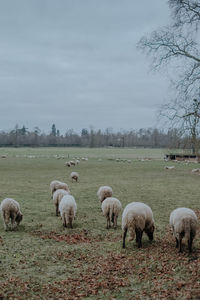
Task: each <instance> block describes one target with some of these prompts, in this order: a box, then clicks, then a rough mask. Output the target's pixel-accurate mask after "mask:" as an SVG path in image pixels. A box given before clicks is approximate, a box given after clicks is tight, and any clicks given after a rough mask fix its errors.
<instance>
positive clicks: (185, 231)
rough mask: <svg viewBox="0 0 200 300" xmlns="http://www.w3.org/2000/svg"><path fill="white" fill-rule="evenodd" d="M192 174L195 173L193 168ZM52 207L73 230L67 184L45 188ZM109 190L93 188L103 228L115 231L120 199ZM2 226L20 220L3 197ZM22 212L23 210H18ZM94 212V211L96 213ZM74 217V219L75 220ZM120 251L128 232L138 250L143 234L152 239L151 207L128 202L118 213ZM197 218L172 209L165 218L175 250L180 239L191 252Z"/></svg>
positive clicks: (15, 205)
mask: <svg viewBox="0 0 200 300" xmlns="http://www.w3.org/2000/svg"><path fill="white" fill-rule="evenodd" d="M81 160H83V161H84V160H87V159H85V158H84V159H83V158H82V159H75V160H71V161H67V162H66V163H65V166H67V167H75V166H76V165H77V164H79V163H80V161H81ZM165 169H174V167H169V166H168V167H165ZM193 172H199V169H198V171H197V169H195V170H194V171H193ZM70 178H71V182H72V183H73V182H74V181H75V182H77V184H79V183H78V182H79V173H78V172H72V173H71V174H70ZM49 188H50V194H51V198H52V200H53V201H52V200H51V201H52V202H53V205H54V206H55V210H56V213H55V215H56V216H60V218H61V220H62V225H63V227H64V228H67V227H68V228H73V224H74V222H75V221H76V219H75V216H76V214H77V203H76V200H75V197H74V196H73V195H71V192H70V189H69V185H68V184H67V183H66V182H62V181H60V180H52V181H51V182H50V185H49ZM113 194H114V193H113V189H112V187H110V186H108V185H102V186H100V187H99V188H98V189H97V194H96V195H97V198H98V200H99V202H100V205H101V211H102V215H103V216H104V217H105V219H106V228H107V229H110V228H111V227H113V228H114V229H115V230H116V229H117V228H118V226H117V220H118V217H119V215H120V213H121V211H122V204H121V202H120V200H119V199H118V198H116V197H114V196H113ZM0 211H1V215H2V221H3V226H4V229H5V230H6V231H8V230H9V229H10V230H13V229H15V228H17V227H18V225H19V224H20V222H21V221H22V219H23V214H22V212H21V209H20V204H19V203H18V202H17V201H16V200H15V199H12V198H5V199H4V200H3V201H2V202H1V205H0ZM22 211H23V210H22ZM97 213H98V212H97ZM77 218H78V217H77ZM121 223H122V225H121V227H122V248H125V247H126V236H127V233H129V236H130V237H129V241H131V240H134V239H135V241H136V244H137V247H138V248H141V247H142V236H143V233H145V234H146V235H147V237H148V238H149V240H150V242H151V241H153V239H154V231H155V230H156V221H155V220H154V217H153V211H152V209H151V207H150V206H149V205H147V204H145V203H142V202H131V201H130V202H129V203H128V204H127V205H126V207H125V208H124V210H123V212H122V222H121ZM197 223H198V219H197V216H196V214H195V212H194V211H193V210H192V209H190V208H185V207H178V208H174V210H173V211H172V212H171V214H170V216H169V225H170V227H171V230H172V234H173V236H174V239H175V242H176V248H178V250H179V252H182V239H183V238H184V239H185V240H186V241H187V244H188V251H189V253H191V252H192V244H193V240H194V238H195V236H196V232H197Z"/></svg>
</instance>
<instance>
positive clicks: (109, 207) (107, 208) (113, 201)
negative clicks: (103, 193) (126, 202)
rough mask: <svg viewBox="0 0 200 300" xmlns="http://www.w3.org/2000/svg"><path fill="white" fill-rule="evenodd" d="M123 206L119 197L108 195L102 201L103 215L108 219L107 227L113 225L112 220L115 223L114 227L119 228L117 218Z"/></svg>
mask: <svg viewBox="0 0 200 300" xmlns="http://www.w3.org/2000/svg"><path fill="white" fill-rule="evenodd" d="M121 208H122V205H121V202H120V201H119V200H118V199H117V198H113V197H108V198H106V199H105V200H104V201H103V202H102V205H101V209H102V212H103V215H104V216H105V217H106V219H107V227H106V228H107V229H109V228H110V227H111V221H112V223H113V227H114V228H115V229H116V228H117V218H118V216H119V213H120V211H121Z"/></svg>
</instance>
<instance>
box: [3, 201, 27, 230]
mask: <svg viewBox="0 0 200 300" xmlns="http://www.w3.org/2000/svg"><path fill="white" fill-rule="evenodd" d="M0 210H1V213H2V217H3V223H4V229H5V230H7V229H8V225H9V222H10V219H11V229H13V228H14V226H15V223H16V225H19V223H20V222H21V221H22V218H23V215H22V213H21V211H20V206H19V203H18V202H17V201H16V200H14V199H11V198H6V199H4V200H3V201H2V202H1V206H0Z"/></svg>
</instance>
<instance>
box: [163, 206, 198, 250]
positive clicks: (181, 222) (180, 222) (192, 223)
mask: <svg viewBox="0 0 200 300" xmlns="http://www.w3.org/2000/svg"><path fill="white" fill-rule="evenodd" d="M169 223H170V226H171V228H172V231H173V235H174V237H175V239H176V248H179V252H182V239H183V238H184V237H185V238H186V240H187V242H188V250H189V252H192V242H193V239H194V237H195V235H196V229H197V216H196V214H195V212H194V211H193V210H192V209H190V208H185V207H180V208H176V209H175V210H173V211H172V212H171V214H170V218H169Z"/></svg>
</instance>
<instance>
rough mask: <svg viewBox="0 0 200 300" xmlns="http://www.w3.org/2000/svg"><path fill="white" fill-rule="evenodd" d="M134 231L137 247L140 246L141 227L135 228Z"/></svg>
mask: <svg viewBox="0 0 200 300" xmlns="http://www.w3.org/2000/svg"><path fill="white" fill-rule="evenodd" d="M135 233H136V242H137V243H138V248H141V247H142V234H143V231H142V230H141V229H138V228H136V230H135Z"/></svg>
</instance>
